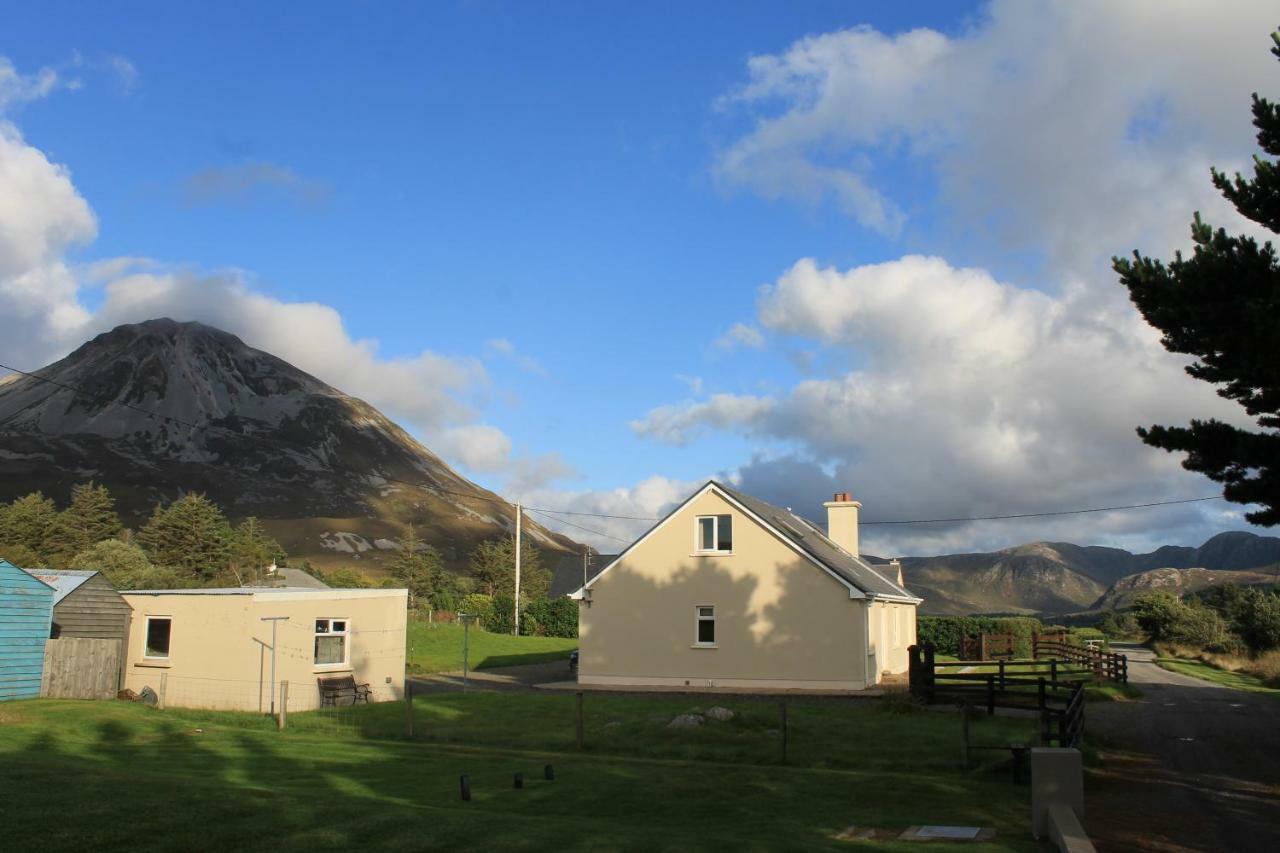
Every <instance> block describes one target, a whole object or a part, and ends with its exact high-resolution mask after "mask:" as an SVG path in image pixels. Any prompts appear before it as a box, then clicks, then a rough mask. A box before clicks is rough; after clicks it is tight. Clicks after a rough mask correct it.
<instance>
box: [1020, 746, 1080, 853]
mask: <svg viewBox="0 0 1280 853" xmlns="http://www.w3.org/2000/svg"><path fill="white" fill-rule="evenodd" d="M1055 805H1065V806H1067V807H1068V808H1070V809H1071V810H1072V811H1073V812H1075V814H1076V817H1077V818H1078V819H1079V820H1080V821H1081V822H1083V820H1084V765H1083V763H1082V762H1081V760H1080V750H1078V749H1062V748H1057V747H1038V748H1036V749H1033V750H1031V831H1032V833H1033V834H1034V835H1035V837H1036V838H1044V837H1045V836H1046V835H1048V834H1049V809H1050V808H1052V807H1053V806H1055Z"/></svg>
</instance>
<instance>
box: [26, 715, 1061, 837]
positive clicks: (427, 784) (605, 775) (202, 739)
mask: <svg viewBox="0 0 1280 853" xmlns="http://www.w3.org/2000/svg"><path fill="white" fill-rule="evenodd" d="M716 701H718V702H719V703H720V704H723V705H725V706H727V707H730V708H732V709H734V710H735V711H737V712H738V716H737V717H736V718H735V719H734V720H730V721H728V722H725V723H708V724H707V725H705V726H703V727H702V728H698V729H687V730H678V729H669V728H667V727H666V725H665V724H666V722H667V720H669V719H670V717H671V716H672V715H673V714H675V713H677V712H681V711H687V710H690V709H691V708H692V707H693V706H694V705H695V704H698V703H695V702H694V701H693V700H691V699H690V700H686V699H672V698H648V697H632V696H604V695H588V696H587V697H586V737H587V749H586V750H584V751H582V752H578V751H577V750H575V749H574V725H573V722H574V710H573V709H574V697H573V696H571V695H539V694H512V693H484V692H472V693H466V694H461V693H454V694H435V695H427V696H419V697H417V698H415V700H414V710H415V738H414V739H413V740H412V741H410V740H407V739H405V738H404V737H403V735H402V731H403V730H402V725H403V718H404V708H403V706H402V705H399V704H386V705H374V706H369V707H365V706H361V707H359V708H354V709H353V708H344V709H339V710H338V711H337V712H330V711H326V712H312V713H302V714H294V715H291V716H290V720H289V723H290V727H289V730H287V731H285V732H277V731H274V730H273V729H272V722H271V721H270V720H269V719H267V718H265V717H262V716H260V715H254V714H232V713H219V712H203V711H191V710H179V709H168V710H165V711H157V710H155V709H151V708H147V707H144V706H141V705H138V704H134V703H124V702H76V701H66V700H27V701H15V702H8V703H5V704H3V705H0V786H2V788H0V789H2V790H4V791H5V795H4V796H3V797H0V820H2V821H3V825H4V827H5V830H6V835H7V837H8V838H9V839H11V840H13V839H20V840H21V841H20V844H19V846H20V847H22V849H37V848H39V849H49V850H70V849H92V850H125V849H130V850H132V849H147V850H173V851H187V850H221V849H250V850H256V849H268V848H269V849H273V850H307V851H313V850H334V849H344V850H345V849H362V850H364V849H376V850H410V849H412V850H420V849H473V850H541V849H552V848H554V849H557V850H720V849H723V850H771V849H833V850H834V849H849V848H850V847H853V848H855V849H886V850H912V851H915V850H918V844H917V843H913V842H875V843H863V842H859V843H848V842H840V841H836V840H834V839H833V838H832V836H833V835H834V834H835V833H838V832H839V831H841V830H842V829H844V828H846V827H848V826H850V825H855V824H856V825H860V826H875V827H882V828H896V829H901V828H904V827H906V826H910V825H915V824H921V823H950V824H964V825H982V826H991V827H994V828H996V830H997V833H998V835H997V839H996V841H995V842H993V843H990V844H985V845H970V844H966V845H965V849H966V850H972V851H978V850H984V851H985V850H1038V849H1043V848H1041V847H1039V846H1037V845H1036V844H1034V843H1033V842H1032V841H1031V840H1030V834H1029V826H1028V820H1029V803H1028V799H1029V795H1028V789H1027V788H1026V787H1025V786H1022V787H1019V786H1014V785H1013V784H1012V783H1011V782H1010V781H1009V779H1008V776H1007V775H1006V773H1004V772H1001V771H999V770H998V769H996V768H994V767H993V766H987V767H983V768H977V769H974V770H971V771H968V772H961V771H960V770H959V769H958V768H957V766H956V764H957V760H958V758H959V720H958V718H957V717H956V716H955V715H952V714H944V713H938V712H934V711H923V710H915V711H912V712H910V713H890V712H888V711H886V710H881V709H880V708H879V706H878V703H874V702H857V701H799V700H792V701H790V702H789V705H788V707H789V717H790V723H791V725H790V727H789V731H790V735H791V737H790V743H791V751H790V763H789V764H788V765H786V766H784V765H782V764H780V754H779V737H778V732H777V730H776V728H777V725H778V722H777V720H778V708H777V705H776V703H772V702H750V701H745V700H741V701H740V700H737V699H734V698H732V697H717V698H716ZM700 707H704V708H705V707H706V705H705V704H702V705H700ZM972 726H973V736H974V740H975V742H987V743H1001V742H1007V741H1009V740H1030V737H1031V736H1030V733H1029V732H1030V726H1029V725H1028V724H1027V723H1025V722H1023V721H1017V720H1008V719H999V718H997V719H985V718H983V719H979V720H976V721H974V722H973V723H972ZM996 755H997V753H994V752H992V753H985V754H984V760H989V761H990V762H995V761H996V758H995V756H996ZM988 756H989V758H987V757H988ZM546 763H551V764H553V765H554V767H555V776H556V778H555V780H554V781H545V780H544V779H543V778H542V767H543V765H544V764H546ZM515 772H523V773H524V775H525V779H526V783H525V789H524V790H514V788H513V786H512V776H513V774H514V773H515ZM463 773H466V774H468V775H469V777H470V779H471V784H472V789H473V801H472V802H469V803H464V802H461V800H460V798H459V796H458V777H459V775H460V774H463ZM54 799H56V804H54V805H51V801H52V800H54ZM68 804H72V806H73V807H69V806H68Z"/></svg>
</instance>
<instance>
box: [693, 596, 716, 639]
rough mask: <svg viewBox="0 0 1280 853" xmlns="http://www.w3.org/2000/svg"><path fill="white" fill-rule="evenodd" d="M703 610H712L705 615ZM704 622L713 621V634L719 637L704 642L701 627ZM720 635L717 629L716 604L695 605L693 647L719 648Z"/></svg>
mask: <svg viewBox="0 0 1280 853" xmlns="http://www.w3.org/2000/svg"><path fill="white" fill-rule="evenodd" d="M703 610H710V611H711V615H710V616H703V615H702V611H703ZM703 622H710V623H711V636H712V637H714V638H717V639H713V640H712V641H711V642H709V643H704V642H702V631H701V630H700V629H701V628H702V623H703ZM718 637H719V633H718V632H717V631H716V606H715V605H714V604H698V605H695V606H694V608H693V647H694V648H695V649H714V648H718Z"/></svg>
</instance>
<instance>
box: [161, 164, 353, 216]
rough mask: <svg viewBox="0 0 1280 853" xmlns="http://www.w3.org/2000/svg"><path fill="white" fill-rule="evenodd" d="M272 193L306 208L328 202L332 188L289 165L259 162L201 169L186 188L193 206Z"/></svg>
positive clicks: (239, 201) (188, 198)
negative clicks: (301, 173)
mask: <svg viewBox="0 0 1280 853" xmlns="http://www.w3.org/2000/svg"><path fill="white" fill-rule="evenodd" d="M271 194H274V195H278V196H280V197H282V198H285V199H287V200H289V201H292V202H296V203H297V204H300V205H302V206H305V207H318V206H320V205H323V204H324V203H325V202H326V201H328V198H329V187H328V186H327V185H325V184H323V183H321V182H319V181H313V180H308V179H306V178H304V177H302V176H301V175H299V174H298V173H297V172H295V171H294V170H292V169H290V168H288V167H287V166H281V165H278V164H276V163H264V162H256V161H255V162H249V163H239V164H236V165H233V166H216V167H210V168H208V169H201V170H200V171H199V172H196V173H195V174H193V175H191V176H190V177H188V178H187V180H186V182H185V183H184V185H183V197H184V198H185V200H186V202H187V204H190V205H203V204H216V203H218V202H227V201H230V202H238V203H245V202H249V201H252V200H254V199H256V198H261V197H266V196H268V195H271Z"/></svg>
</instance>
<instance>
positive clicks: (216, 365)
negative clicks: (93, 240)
mask: <svg viewBox="0 0 1280 853" xmlns="http://www.w3.org/2000/svg"><path fill="white" fill-rule="evenodd" d="M37 373H38V375H39V376H40V377H41V378H42V379H44V380H49V381H41V380H38V379H35V378H32V377H27V376H21V375H17V374H15V375H11V376H8V377H5V378H4V379H2V380H0V470H3V472H4V476H3V477H0V500H6V501H7V500H11V499H13V498H14V497H17V496H20V495H23V494H26V493H28V492H30V491H33V490H36V489H39V490H41V491H43V492H44V493H45V494H46V495H49V496H52V497H54V498H55V500H59V501H65V500H66V499H67V496H68V494H69V492H70V489H71V486H72V485H74V484H76V483H80V482H84V481H86V480H90V479H92V480H95V481H97V482H99V483H101V484H103V485H106V486H107V487H108V488H109V489H110V490H111V492H112V494H113V495H114V496H115V497H116V500H117V503H118V508H119V510H120V511H121V514H122V515H123V516H124V517H125V518H126V520H128V521H131V522H133V523H138V522H140V521H142V520H143V519H145V517H146V516H147V515H148V514H149V513H150V512H151V509H152V507H153V506H154V505H155V504H156V503H157V502H166V501H170V500H173V499H175V498H177V497H179V496H180V495H182V494H183V493H185V492H189V491H196V492H204V493H206V494H207V495H208V496H209V497H210V498H211V499H212V500H214V501H215V502H217V503H218V504H219V505H220V506H221V507H222V508H223V510H224V511H225V512H226V513H227V514H228V515H229V516H231V517H233V518H238V517H243V516H249V515H254V516H257V517H259V518H260V519H263V520H264V522H265V524H266V527H267V528H268V529H269V530H270V531H271V533H272V534H273V535H275V536H276V538H277V539H278V540H279V541H280V542H281V544H282V545H284V547H285V548H286V550H288V551H289V552H290V553H291V554H296V555H301V556H307V557H309V558H311V559H313V560H316V561H318V562H319V563H320V564H327V563H334V562H350V561H352V560H363V561H365V564H364V565H365V567H366V568H367V567H370V566H378V565H380V564H382V563H385V562H387V560H388V558H389V556H390V555H391V554H393V553H394V545H393V544H392V541H391V540H393V539H396V538H398V537H399V536H400V535H401V532H402V531H403V528H404V526H405V525H407V524H413V525H415V529H416V531H417V533H418V535H419V536H420V537H421V538H422V539H424V540H425V541H427V542H429V543H431V544H432V545H435V546H436V547H438V548H440V549H441V552H442V553H443V554H444V556H445V559H446V561H448V562H449V563H451V564H452V565H454V566H459V565H461V564H462V563H463V562H465V560H466V557H467V554H468V553H469V552H470V550H471V548H472V547H474V545H475V543H477V542H479V541H481V540H483V539H486V538H491V537H494V536H499V535H504V534H506V533H507V532H509V530H510V529H511V526H512V520H511V516H510V510H509V508H508V506H507V504H506V502H505V501H503V500H502V499H501V498H499V497H498V496H497V495H495V494H494V493H492V492H490V491H487V490H485V489H482V488H480V487H479V486H477V485H476V484H474V483H472V482H470V481H469V480H467V479H465V478H464V477H462V476H460V475H459V474H458V473H457V472H455V471H454V470H453V469H451V468H450V467H449V466H448V465H447V464H445V462H444V461H443V460H442V459H440V457H438V456H436V455H435V454H434V453H432V452H431V451H430V450H428V449H427V448H425V447H423V446H422V445H421V444H420V443H419V442H418V441H416V440H415V439H414V438H413V437H412V436H410V435H409V434H408V433H406V432H405V431H404V430H403V429H401V428H400V427H399V426H397V425H396V424H394V423H393V422H392V421H390V420H389V419H388V418H387V417H386V416H384V415H383V414H382V413H381V412H379V411H378V410H377V409H375V408H374V407H373V406H371V405H369V404H368V403H366V402H364V401H363V400H359V399H357V398H355V397H351V396H349V395H347V394H344V393H343V392H342V391H339V390H338V389H336V388H333V387H332V386H330V385H327V384H325V383H324V382H322V381H320V380H319V379H317V378H315V377H314V376H311V375H310V374H307V373H304V372H303V371H301V370H299V369H298V368H296V367H294V366H293V365H291V364H289V363H287V362H285V361H283V360H282V359H279V358H277V357H275V356H273V355H270V354H269V353H265V352H262V351H261V350H257V349H254V348H252V347H250V346H248V345H246V344H245V343H244V342H243V341H241V340H240V339H239V338H237V337H236V336H234V335H231V334H229V333H227V332H224V331H221V330H219V329H214V328H211V327H209V326H205V325H203V324H200V323H179V322H175V321H173V320H169V319H159V320H149V321H147V322H144V323H137V324H132V325H126V326H119V327H117V328H115V329H112V330H111V331H110V332H106V333H104V334H101V335H99V336H97V337H96V338H94V339H93V340H91V341H89V342H88V343H86V344H84V345H83V346H81V347H80V348H79V349H77V350H76V351H75V352H73V353H71V354H70V355H69V356H67V357H66V358H64V359H62V360H61V361H58V362H55V363H53V364H51V365H48V366H47V367H44V368H42V369H40V370H39V371H37ZM54 383H56V384H54ZM73 389H78V390H73ZM153 413H154V414H153ZM156 415H159V417H157V416H156ZM525 524H526V531H527V534H528V535H530V536H532V537H533V539H534V540H535V541H536V542H537V543H538V545H539V546H541V547H543V548H547V549H549V550H552V551H568V550H572V551H575V552H577V553H581V550H582V549H581V546H578V545H577V544H576V543H574V542H573V541H572V540H569V539H567V538H565V537H563V536H560V535H558V534H553V533H550V532H549V531H547V530H545V529H544V528H542V527H540V526H538V525H537V524H535V523H532V522H530V521H528V520H527V519H526V522H525Z"/></svg>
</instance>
